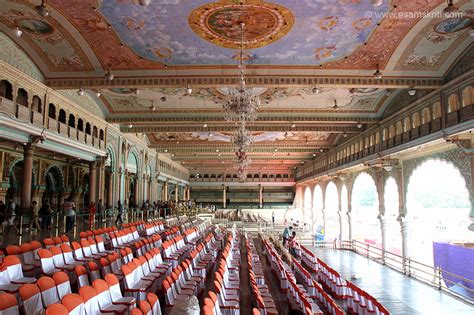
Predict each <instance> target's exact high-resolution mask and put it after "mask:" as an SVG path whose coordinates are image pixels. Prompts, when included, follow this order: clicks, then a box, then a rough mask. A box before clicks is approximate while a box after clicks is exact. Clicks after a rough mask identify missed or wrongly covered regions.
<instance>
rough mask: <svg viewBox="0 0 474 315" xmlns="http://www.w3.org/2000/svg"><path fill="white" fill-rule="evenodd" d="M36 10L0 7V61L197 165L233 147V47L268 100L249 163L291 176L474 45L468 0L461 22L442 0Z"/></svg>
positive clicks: (66, 1) (35, 0) (133, 0)
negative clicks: (377, 74) (229, 110)
mask: <svg viewBox="0 0 474 315" xmlns="http://www.w3.org/2000/svg"><path fill="white" fill-rule="evenodd" d="M40 2H41V1H40V0H4V1H1V4H2V5H1V6H0V31H1V32H3V35H2V36H0V43H1V44H4V45H0V56H1V58H2V59H3V60H5V61H7V62H8V63H10V64H12V65H15V66H17V67H18V68H19V69H21V70H23V71H25V72H27V73H30V74H32V75H33V76H35V77H37V78H39V79H41V80H42V81H44V82H45V83H46V84H47V85H49V86H50V87H52V88H55V89H59V90H61V93H62V94H63V95H66V96H67V97H68V98H70V99H73V100H74V101H75V102H77V103H79V104H81V105H82V106H83V107H84V108H86V109H87V110H89V111H91V112H92V113H94V114H96V115H99V116H101V117H105V118H106V119H107V120H108V121H109V122H110V123H117V124H120V127H121V129H122V130H123V131H125V132H134V133H137V134H139V133H143V135H144V136H146V137H148V140H149V141H150V145H151V146H155V147H156V148H157V150H158V151H159V152H167V153H170V154H171V153H173V154H175V155H174V156H173V158H174V159H175V160H178V161H181V162H183V163H184V164H186V165H187V166H189V167H190V168H191V169H199V168H200V167H201V166H200V165H202V164H203V163H204V164H206V163H207V165H208V166H209V167H211V168H215V167H216V162H217V161H218V160H217V156H216V150H220V149H223V148H230V147H231V144H230V137H231V135H232V130H233V128H234V126H233V125H232V124H229V123H228V122H226V121H224V120H223V119H222V116H223V106H222V105H223V103H224V102H225V101H226V100H227V96H228V94H229V91H232V90H233V89H235V79H236V74H237V72H236V69H237V67H236V65H237V64H238V61H239V60H238V59H239V58H240V55H239V54H238V52H239V48H240V47H241V44H243V48H244V54H243V57H244V60H245V63H246V64H247V67H246V70H245V72H246V77H247V78H248V87H249V89H250V90H251V91H252V93H253V94H254V95H258V96H259V97H260V99H261V100H262V103H261V106H260V108H259V118H258V120H257V121H256V122H255V123H254V124H252V126H250V127H251V130H252V132H253V135H254V137H255V139H256V142H255V144H254V145H253V149H252V150H253V151H252V159H253V161H254V162H255V164H256V165H259V164H260V166H259V167H261V165H262V164H264V163H269V164H275V165H279V166H282V167H284V168H287V169H293V168H294V167H295V166H296V165H300V163H301V162H304V161H305V160H309V159H312V158H314V156H315V154H319V153H320V150H325V149H328V148H330V147H331V146H334V145H335V144H337V143H339V142H340V141H343V140H344V138H345V137H350V136H351V135H352V134H356V133H358V132H360V130H365V129H366V128H369V127H370V126H372V125H373V124H376V123H377V122H378V121H379V120H380V119H381V117H383V115H384V112H386V109H387V108H390V106H393V103H394V100H397V99H400V98H397V96H398V95H400V94H401V93H406V89H408V88H411V87H413V86H416V88H417V89H424V90H426V92H425V91H423V93H418V94H417V95H416V96H408V95H407V94H404V95H405V97H404V98H403V99H404V100H406V103H407V104H408V103H410V102H412V101H415V100H416V99H417V98H418V97H420V96H421V95H424V93H427V92H428V91H430V90H432V89H433V88H436V87H437V86H439V85H440V84H444V81H443V80H442V79H443V76H445V75H446V73H448V71H449V69H450V67H451V66H452V65H453V64H454V63H455V62H457V60H458V58H460V56H461V55H462V54H463V53H465V52H466V51H467V50H468V49H469V48H472V47H474V45H473V42H474V36H470V35H469V34H470V32H469V30H470V29H472V27H473V20H474V1H472V0H459V1H455V4H456V6H457V7H458V8H459V9H460V16H459V17H458V18H451V17H446V16H444V15H443V14H442V13H441V11H442V10H443V8H444V7H445V6H446V1H445V0H390V1H389V0H383V1H382V5H380V6H373V4H372V1H371V0H238V1H236V0H151V1H150V5H149V6H141V5H139V2H138V0H81V1H78V0H48V1H47V7H48V10H49V11H50V16H49V17H47V18H43V17H41V16H40V15H39V14H38V12H37V11H36V10H35V6H36V5H39V4H40ZM241 23H244V24H245V27H244V31H243V42H242V43H241V34H242V33H241V28H240V24H241ZM16 27H18V28H20V29H21V30H22V31H23V34H22V36H21V37H19V38H18V37H15V36H14V34H13V30H14V29H15V28H16ZM6 37H9V38H6ZM13 44H15V45H13ZM13 46H14V47H13ZM20 50H23V52H24V53H23V52H21V51H20ZM18 51H20V52H21V53H17V52H18ZM28 57H29V59H30V60H28ZM377 66H379V68H380V70H381V71H382V73H383V78H382V80H380V81H374V79H373V73H374V71H375V69H376V68H377ZM107 70H111V71H113V72H114V74H115V77H116V79H114V80H113V81H112V82H108V81H106V80H105V79H104V73H105V72H106V71H107ZM40 72H41V73H40ZM413 82H415V83H413ZM187 85H190V86H191V87H192V92H191V93H190V94H188V93H187V92H186V86H187ZM79 88H83V90H85V91H86V96H83V97H79V96H78V95H77V93H76V92H77V89H79ZM316 88H317V89H316ZM137 91H138V92H137ZM97 93H100V95H99V94H97ZM336 102H337V106H336V107H334V105H335V104H336ZM404 104H405V102H404V103H403V104H395V105H396V106H399V107H402V105H404ZM397 108H398V107H397ZM388 112H390V111H388ZM178 142H179V143H178ZM276 149H277V150H278V152H277V151H275V150H276ZM229 150H230V149H229ZM196 152H199V153H203V154H204V153H206V154H210V153H212V154H213V155H214V157H215V159H212V158H207V160H198V161H195V160H196V159H197V158H196V157H195V154H197V153H196ZM231 153H232V152H230V151H229V152H227V153H226V154H228V155H231ZM223 155H224V154H223ZM220 158H221V157H220ZM230 158H231V157H230V156H229V159H230ZM193 163H194V164H193ZM226 163H227V162H226ZM226 167H228V165H227V164H226ZM275 167H276V166H275Z"/></svg>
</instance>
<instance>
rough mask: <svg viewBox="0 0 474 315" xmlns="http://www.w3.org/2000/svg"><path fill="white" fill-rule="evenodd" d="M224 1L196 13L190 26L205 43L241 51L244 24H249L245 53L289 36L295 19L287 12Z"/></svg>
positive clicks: (257, 1) (252, 0)
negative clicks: (246, 50)
mask: <svg viewBox="0 0 474 315" xmlns="http://www.w3.org/2000/svg"><path fill="white" fill-rule="evenodd" d="M241 2H242V4H240V3H235V1H229V0H221V1H220V2H215V3H209V4H205V5H202V6H200V7H198V8H196V9H194V10H193V11H192V12H191V14H190V15H189V19H188V20H189V25H190V26H191V28H192V29H193V30H194V32H196V33H197V34H198V35H199V36H201V37H202V38H203V39H205V40H207V41H209V42H211V43H213V44H215V45H218V46H222V47H226V48H234V49H235V48H240V23H245V25H246V27H245V33H244V49H250V48H258V47H263V46H266V45H269V44H271V43H273V42H274V41H276V40H278V39H280V38H282V37H283V36H285V35H286V34H287V33H288V32H289V31H290V30H291V28H292V27H293V24H294V20H295V19H294V17H293V14H292V13H291V11H290V10H288V9H287V8H285V7H283V6H281V5H278V4H274V3H270V2H264V1H263V0H247V1H241Z"/></svg>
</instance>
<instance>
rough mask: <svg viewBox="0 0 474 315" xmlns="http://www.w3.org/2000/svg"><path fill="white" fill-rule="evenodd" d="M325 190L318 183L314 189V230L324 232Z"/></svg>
mask: <svg viewBox="0 0 474 315" xmlns="http://www.w3.org/2000/svg"><path fill="white" fill-rule="evenodd" d="M323 208H324V202H323V190H322V189H321V186H319V185H316V187H314V191H313V212H312V214H313V218H312V221H311V222H312V223H313V225H314V232H316V233H318V232H320V234H321V232H322V233H324V218H323Z"/></svg>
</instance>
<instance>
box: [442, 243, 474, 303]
mask: <svg viewBox="0 0 474 315" xmlns="http://www.w3.org/2000/svg"><path fill="white" fill-rule="evenodd" d="M433 258H434V266H435V268H437V267H440V268H441V269H442V270H443V271H448V272H451V273H454V274H456V275H458V276H461V277H463V278H467V279H470V280H473V279H474V268H473V266H474V249H473V248H468V247H463V246H459V245H453V244H448V243H437V242H433ZM443 279H444V280H445V281H444V282H445V284H446V286H447V287H448V288H450V289H454V290H455V291H461V290H464V291H467V290H466V289H462V288H460V287H458V288H456V287H455V286H456V285H457V284H461V285H463V286H466V287H468V288H470V289H472V290H474V283H472V282H467V281H464V280H461V279H459V278H457V277H453V276H450V275H448V274H446V273H445V272H443ZM446 280H449V281H446ZM464 294H466V292H464ZM468 296H471V297H472V296H473V294H472V293H471V294H468Z"/></svg>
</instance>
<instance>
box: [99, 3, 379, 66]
mask: <svg viewBox="0 0 474 315" xmlns="http://www.w3.org/2000/svg"><path fill="white" fill-rule="evenodd" d="M244 2H245V4H243V5H240V4H239V3H235V1H225V0H224V1H217V2H212V1H209V0H195V1H183V0H174V1H165V2H163V1H152V2H151V4H150V5H149V6H148V7H143V6H137V5H136V4H134V3H133V1H121V3H116V2H115V1H103V4H102V6H101V7H100V12H101V13H102V14H103V15H104V16H105V18H106V19H107V20H108V21H109V22H110V23H111V24H112V26H113V27H114V29H115V30H116V31H117V33H118V35H119V37H120V38H121V39H122V40H123V41H124V42H126V43H128V44H129V46H130V47H131V48H132V49H133V50H134V51H135V52H136V53H137V54H139V55H140V56H142V57H144V58H147V59H150V60H155V61H164V62H166V63H168V64H170V65H171V64H172V65H180V64H184V65H186V64H231V65H235V64H236V62H235V60H233V57H234V55H235V51H234V50H235V49H238V48H239V46H240V27H239V23H240V22H244V23H245V31H244V47H245V48H246V49H247V53H248V54H249V55H250V56H251V63H253V64H263V65H268V64H273V65H305V64H311V65H313V64H317V63H321V62H326V61H328V60H334V59H337V58H340V57H342V56H345V55H348V54H350V53H351V52H352V51H353V50H354V49H355V48H356V47H357V46H359V45H361V44H363V43H364V42H365V41H366V40H367V38H368V37H369V35H370V33H371V32H372V30H373V29H374V27H375V26H376V24H377V22H378V19H376V18H375V16H376V15H375V13H376V12H377V13H383V12H386V11H387V10H388V5H387V4H386V3H385V4H384V5H382V6H380V7H374V6H372V4H371V3H370V1H345V4H344V5H341V3H339V2H338V1H324V2H322V1H316V2H315V1H312V0H302V1H294V0H283V1H275V3H272V2H267V1H263V0H262V1H260V0H251V1H244ZM367 12H371V13H374V14H373V16H374V18H368V17H367V16H365V14H366V13H367ZM188 16H189V18H188ZM380 16H382V15H380ZM150 21H153V22H152V23H150ZM196 34H197V35H198V36H196ZM228 48H231V49H228ZM252 48H259V49H252Z"/></svg>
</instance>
